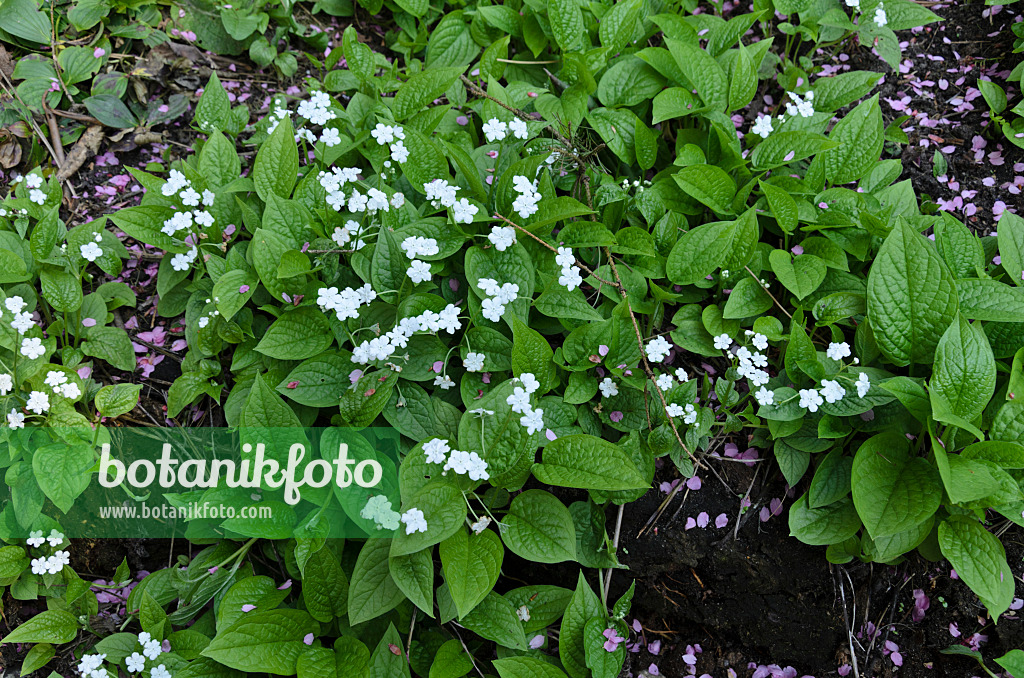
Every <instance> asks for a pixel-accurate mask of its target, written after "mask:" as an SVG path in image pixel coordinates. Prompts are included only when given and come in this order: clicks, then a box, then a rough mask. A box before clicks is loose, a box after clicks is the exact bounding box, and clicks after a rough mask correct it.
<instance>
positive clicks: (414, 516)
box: [402, 508, 427, 534]
mask: <svg viewBox="0 0 1024 678" xmlns="http://www.w3.org/2000/svg"><path fill="white" fill-rule="evenodd" d="M402 522H403V523H405V533H406V534H415V533H416V532H426V531H427V521H426V519H424V517H423V511H421V510H419V509H418V508H411V509H409V510H408V511H406V512H405V513H403V514H402Z"/></svg>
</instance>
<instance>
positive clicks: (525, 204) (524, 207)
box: [512, 191, 541, 219]
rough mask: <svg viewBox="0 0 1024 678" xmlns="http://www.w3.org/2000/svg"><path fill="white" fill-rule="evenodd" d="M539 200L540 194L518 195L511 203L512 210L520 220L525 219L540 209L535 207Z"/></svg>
mask: <svg viewBox="0 0 1024 678" xmlns="http://www.w3.org/2000/svg"><path fill="white" fill-rule="evenodd" d="M540 200H541V195H540V193H534V192H532V191H531V192H530V193H523V194H521V195H519V196H518V197H517V198H516V199H515V200H513V201H512V210H513V211H515V212H516V214H518V215H519V216H520V217H521V218H523V219H527V218H529V217H531V216H533V215H534V214H536V213H537V210H538V209H540V208H539V207H537V203H539V202H540Z"/></svg>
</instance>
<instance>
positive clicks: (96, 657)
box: [78, 654, 107, 675]
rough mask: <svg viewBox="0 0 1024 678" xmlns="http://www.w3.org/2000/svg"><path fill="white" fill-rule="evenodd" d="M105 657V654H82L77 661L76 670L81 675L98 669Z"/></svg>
mask: <svg viewBox="0 0 1024 678" xmlns="http://www.w3.org/2000/svg"><path fill="white" fill-rule="evenodd" d="M106 658H107V655H105V654H87V655H83V656H82V659H81V661H79V662H78V670H79V672H80V673H81V674H82V675H86V674H88V673H90V672H92V671H95V670H96V669H98V668H99V667H100V666H101V665H102V664H103V660H104V659H106Z"/></svg>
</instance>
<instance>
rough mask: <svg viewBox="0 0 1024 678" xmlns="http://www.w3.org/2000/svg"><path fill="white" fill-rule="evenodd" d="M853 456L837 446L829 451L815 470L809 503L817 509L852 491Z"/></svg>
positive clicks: (808, 498) (808, 496) (808, 492)
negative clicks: (847, 454) (844, 452)
mask: <svg viewBox="0 0 1024 678" xmlns="http://www.w3.org/2000/svg"><path fill="white" fill-rule="evenodd" d="M852 468H853V458H852V457H848V456H846V455H845V454H843V450H842V449H840V448H836V449H834V450H832V451H831V452H829V453H828V454H827V455H826V456H825V458H824V459H822V460H821V464H819V465H818V469H817V470H816V471H815V472H814V478H813V479H812V480H811V487H810V489H809V490H808V491H807V505H808V507H809V508H812V509H816V508H821V507H823V506H828V505H829V504H832V503H834V502H837V501H839V500H840V499H842V498H843V497H845V496H846V495H848V494H849V493H850V472H851V469H852Z"/></svg>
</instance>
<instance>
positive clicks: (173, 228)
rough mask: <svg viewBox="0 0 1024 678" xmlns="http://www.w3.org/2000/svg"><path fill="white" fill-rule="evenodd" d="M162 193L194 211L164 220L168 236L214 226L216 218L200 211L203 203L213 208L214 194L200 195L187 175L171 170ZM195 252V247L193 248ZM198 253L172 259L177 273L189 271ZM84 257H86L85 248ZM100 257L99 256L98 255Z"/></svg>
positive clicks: (164, 231) (175, 214)
mask: <svg viewBox="0 0 1024 678" xmlns="http://www.w3.org/2000/svg"><path fill="white" fill-rule="evenodd" d="M160 192H161V193H163V194H164V195H165V196H167V197H171V196H174V195H177V197H178V199H179V200H180V201H181V204H182V206H183V207H193V208H196V209H193V210H181V211H177V212H175V213H174V214H173V215H172V216H171V217H170V218H169V219H165V220H164V224H163V227H162V228H161V229H160V230H161V232H163V233H164V234H166V235H169V236H171V237H177V234H178V232H179V231H192V229H193V226H198V227H209V226H212V225H213V222H214V218H213V215H212V214H210V212H208V211H207V210H205V209H200V208H199V204H200V202H201V203H202V205H203V207H212V206H213V201H214V198H215V196H214V194H213V192H212V191H210V190H204V191H203V193H202V195H200V194H199V192H198V191H196V190H195V189H194V188H192V182H190V181H189V180H188V179H186V178H185V175H184V174H182V173H181V172H179V171H178V170H173V169H172V170H171V172H170V174H169V176H168V177H167V181H165V182H164V185H163V186H162V187H161V188H160ZM192 249H193V250H195V247H193V248H192ZM198 254H199V253H198V251H196V252H189V253H188V254H178V255H175V256H174V257H173V258H172V259H171V264H172V266H174V270H176V271H184V270H188V268H189V266H191V265H192V262H194V261H195V260H196V257H197V256H198ZM82 256H85V251H84V247H83V251H82ZM97 256H98V255H97Z"/></svg>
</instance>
